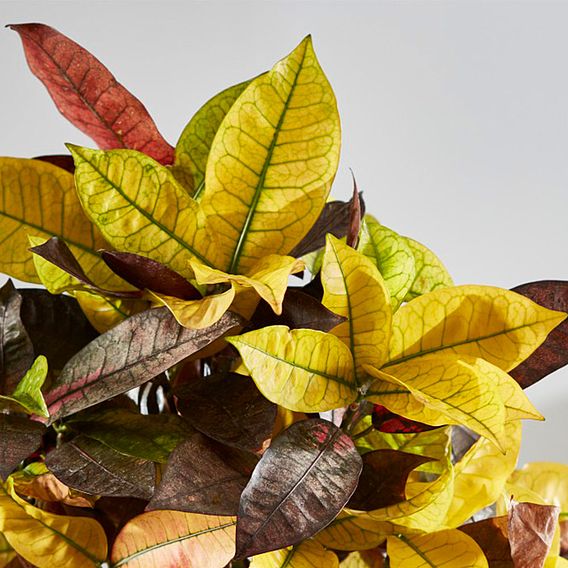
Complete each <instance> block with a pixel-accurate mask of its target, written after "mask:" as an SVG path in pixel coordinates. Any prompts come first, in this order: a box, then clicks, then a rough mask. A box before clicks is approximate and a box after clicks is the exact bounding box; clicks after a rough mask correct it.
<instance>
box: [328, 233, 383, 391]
mask: <svg viewBox="0 0 568 568" xmlns="http://www.w3.org/2000/svg"><path fill="white" fill-rule="evenodd" d="M321 280H322V284H323V289H324V295H323V299H322V304H323V305H324V306H325V307H326V308H329V309H330V310H331V311H332V312H335V313H336V314H338V315H340V316H343V317H346V318H347V321H346V322H345V323H342V324H341V325H339V326H338V327H337V328H335V329H334V330H333V334H334V335H336V336H337V337H339V338H340V339H341V340H342V341H343V342H344V343H345V344H346V345H347V346H348V347H349V349H350V351H351V353H352V355H353V360H354V362H355V380H356V381H357V382H360V381H359V377H360V376H362V375H363V373H364V371H363V366H364V365H365V364H374V365H377V366H380V365H382V364H383V363H384V362H385V360H386V359H387V356H388V348H389V347H388V345H389V338H390V326H391V308H390V300H389V296H388V291H387V289H386V288H385V285H384V282H383V279H382V277H381V275H380V274H379V271H378V270H377V268H376V267H375V266H374V265H373V264H371V262H370V261H369V260H368V259H367V258H365V257H364V256H363V255H362V254H361V253H359V252H357V251H355V250H353V249H352V248H351V247H348V246H347V245H346V244H344V243H342V242H341V241H340V240H338V239H336V238H335V237H333V236H331V235H329V236H328V237H327V242H326V248H325V254H324V259H323V265H322V270H321Z"/></svg>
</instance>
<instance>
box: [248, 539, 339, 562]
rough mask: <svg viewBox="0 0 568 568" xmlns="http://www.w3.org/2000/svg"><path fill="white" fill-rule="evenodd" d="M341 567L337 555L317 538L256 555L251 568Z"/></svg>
mask: <svg viewBox="0 0 568 568" xmlns="http://www.w3.org/2000/svg"><path fill="white" fill-rule="evenodd" d="M324 566H325V568H339V560H338V558H337V555H336V554H334V553H333V552H331V550H326V549H325V548H324V547H323V546H322V545H321V544H320V543H319V542H317V541H315V540H306V541H304V542H302V543H301V544H299V545H298V546H289V547H288V548H282V549H281V550H275V551H273V552H267V553H266V554H259V555H258V556H254V557H253V558H252V561H251V563H250V568H323V567H324Z"/></svg>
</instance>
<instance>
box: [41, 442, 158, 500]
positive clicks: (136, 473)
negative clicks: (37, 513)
mask: <svg viewBox="0 0 568 568" xmlns="http://www.w3.org/2000/svg"><path fill="white" fill-rule="evenodd" d="M45 465H46V466H47V468H48V469H49V471H51V473H53V475H55V477H57V479H59V481H61V482H62V483H65V485H67V486H68V487H71V488H72V489H77V490H78V491H82V492H83V493H87V494H89V495H106V496H112V497H136V498H138V499H150V498H151V497H152V493H153V492H154V484H155V477H156V471H155V466H154V463H153V462H151V461H148V460H144V459H140V458H133V457H132V456H126V455H124V454H121V453H119V452H117V451H115V450H113V449H112V448H110V447H109V446H107V445H105V444H102V443H101V442H97V441H96V440H93V439H91V438H87V437H86V436H77V437H76V438H74V439H73V440H72V441H70V442H67V443H65V444H63V445H61V446H59V448H57V449H56V450H53V451H52V452H51V453H49V454H48V455H47V458H46V460H45Z"/></svg>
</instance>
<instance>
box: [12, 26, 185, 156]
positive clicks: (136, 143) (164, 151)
mask: <svg viewBox="0 0 568 568" xmlns="http://www.w3.org/2000/svg"><path fill="white" fill-rule="evenodd" d="M8 27H10V28H11V29H13V30H15V31H16V32H18V34H20V37H21V39H22V43H23V45H24V51H25V54H26V59H27V61H28V65H29V66H30V69H31V71H32V73H33V74H34V75H35V76H36V77H37V78H38V79H39V80H40V81H41V82H42V83H43V84H44V85H45V87H46V88H47V90H48V92H49V94H50V95H51V98H52V99H53V101H54V102H55V105H56V106H57V108H58V109H59V112H61V114H62V115H63V116H65V118H67V119H68V120H69V121H70V122H71V123H73V124H74V125H75V126H76V127H77V128H79V129H80V130H82V131H83V132H84V133H85V134H87V135H88V136H90V137H91V138H92V139H93V140H94V141H95V142H96V143H97V144H98V145H99V147H100V148H102V149H104V150H110V149H112V148H130V149H132V150H139V151H140V152H144V153H145V154H147V155H148V156H150V157H152V158H154V159H155V160H157V161H158V162H160V163H162V164H171V163H173V161H174V148H173V147H172V146H170V145H169V144H168V143H167V142H166V141H165V140H164V138H163V137H162V135H161V134H160V133H159V132H158V129H157V128H156V125H155V124H154V121H153V120H152V118H151V117H150V115H149V114H148V111H147V110H146V108H145V107H144V105H143V104H142V103H141V102H140V101H139V100H138V99H137V98H136V97H134V96H133V95H132V94H131V93H130V92H128V91H127V90H126V89H125V88H124V87H123V86H122V85H121V84H120V83H118V82H117V81H116V79H115V78H114V76H113V75H112V74H111V73H110V71H109V70H108V69H107V68H106V67H105V66H104V65H103V64H102V63H101V62H100V61H99V60H98V59H96V58H95V57H94V56H93V55H91V54H90V53H89V52H88V51H87V50H86V49H83V48H82V47H81V46H80V45H78V44H77V43H75V42H74V41H72V40H71V39H69V38H68V37H66V36H64V35H63V34H61V33H59V32H58V31H57V30H54V29H53V28H50V27H49V26H46V25H44V24H16V25H9V26H8Z"/></svg>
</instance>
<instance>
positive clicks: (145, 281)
mask: <svg viewBox="0 0 568 568" xmlns="http://www.w3.org/2000/svg"><path fill="white" fill-rule="evenodd" d="M101 256H102V258H103V260H104V261H105V262H106V263H107V265H108V267H109V268H110V269H111V270H112V271H113V272H114V273H115V274H118V275H119V276H120V277H121V278H122V279H124V280H126V282H129V283H130V284H132V285H133V286H136V288H138V289H139V290H144V289H148V290H152V291H154V292H157V293H158V294H163V295H165V296H174V297H176V298H180V299H181V300H197V299H198V298H200V297H201V294H200V293H199V292H198V291H197V290H196V289H195V288H194V287H193V286H192V285H191V284H190V283H189V282H188V281H187V280H186V279H185V278H184V277H183V276H181V275H180V274H178V273H177V272H174V271H173V270H171V269H170V268H168V267H167V266H166V265H164V264H162V263H160V262H157V261H155V260H152V259H151V258H147V257H145V256H140V255H139V254H134V253H131V252H117V251H111V250H105V251H102V253H101Z"/></svg>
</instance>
